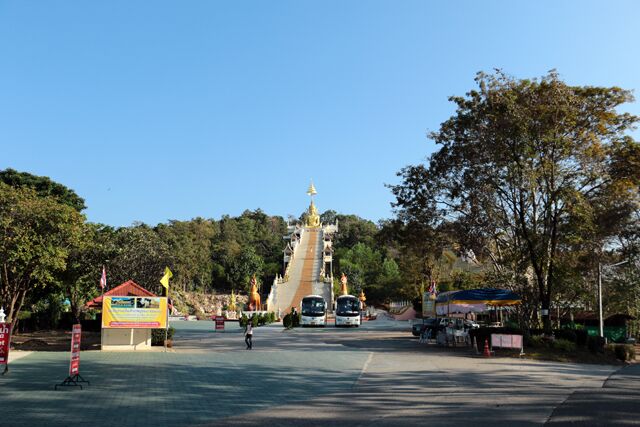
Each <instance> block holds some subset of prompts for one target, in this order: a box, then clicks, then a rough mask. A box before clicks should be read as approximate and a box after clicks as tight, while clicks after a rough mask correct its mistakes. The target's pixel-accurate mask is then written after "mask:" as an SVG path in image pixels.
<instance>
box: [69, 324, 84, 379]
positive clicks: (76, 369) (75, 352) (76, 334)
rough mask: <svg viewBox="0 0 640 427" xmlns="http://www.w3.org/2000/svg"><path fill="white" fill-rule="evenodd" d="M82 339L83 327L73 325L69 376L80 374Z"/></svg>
mask: <svg viewBox="0 0 640 427" xmlns="http://www.w3.org/2000/svg"><path fill="white" fill-rule="evenodd" d="M81 337H82V326H81V325H80V324H76V325H73V329H72V331H71V363H69V376H70V377H72V376H74V375H78V374H79V373H80V339H81Z"/></svg>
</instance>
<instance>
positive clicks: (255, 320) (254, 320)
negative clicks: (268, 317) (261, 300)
mask: <svg viewBox="0 0 640 427" xmlns="http://www.w3.org/2000/svg"><path fill="white" fill-rule="evenodd" d="M258 317H259V316H256V315H255V314H254V315H253V316H251V326H253V327H254V328H256V327H258Z"/></svg>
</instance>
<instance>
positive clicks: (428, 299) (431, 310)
mask: <svg viewBox="0 0 640 427" xmlns="http://www.w3.org/2000/svg"><path fill="white" fill-rule="evenodd" d="M435 315H436V300H435V298H433V297H432V294H430V293H429V292H425V293H424V294H423V295H422V317H435Z"/></svg>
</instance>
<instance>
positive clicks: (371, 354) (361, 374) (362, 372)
mask: <svg viewBox="0 0 640 427" xmlns="http://www.w3.org/2000/svg"><path fill="white" fill-rule="evenodd" d="M372 359H373V352H369V357H367V361H366V362H364V365H363V366H362V370H361V371H360V375H358V379H357V380H356V381H355V382H354V383H353V386H352V387H351V388H356V387H357V386H358V383H359V382H360V379H362V376H363V375H364V373H365V372H366V371H367V368H368V367H369V363H371V360H372Z"/></svg>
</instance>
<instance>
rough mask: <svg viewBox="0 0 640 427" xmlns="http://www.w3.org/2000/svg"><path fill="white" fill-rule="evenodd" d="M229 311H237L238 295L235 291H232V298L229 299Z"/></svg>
mask: <svg viewBox="0 0 640 427" xmlns="http://www.w3.org/2000/svg"><path fill="white" fill-rule="evenodd" d="M228 310H229V311H236V295H235V293H234V292H233V290H231V298H230V299H229V307H228Z"/></svg>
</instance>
